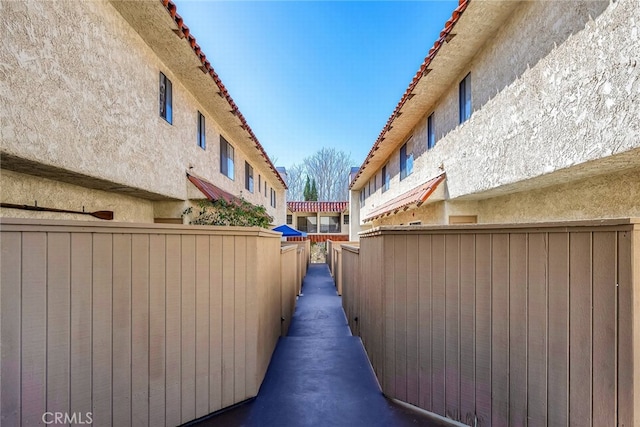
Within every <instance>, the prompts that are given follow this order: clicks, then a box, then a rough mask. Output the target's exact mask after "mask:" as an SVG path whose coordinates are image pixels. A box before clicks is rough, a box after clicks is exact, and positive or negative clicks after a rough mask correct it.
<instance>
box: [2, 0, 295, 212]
mask: <svg viewBox="0 0 640 427" xmlns="http://www.w3.org/2000/svg"><path fill="white" fill-rule="evenodd" d="M0 9H1V10H2V39H1V40H0V46H1V48H0V64H2V65H0V75H2V78H1V79H0V104H1V105H2V108H1V109H0V123H1V125H0V141H1V144H2V145H1V148H0V152H1V162H2V163H1V164H2V169H1V175H0V176H1V180H0V185H1V187H2V202H3V203H11V204H18V205H34V204H36V203H37V205H38V206H40V207H50V208H57V209H68V210H75V211H82V210H85V211H87V212H92V211H98V210H111V211H113V212H114V219H115V220H116V221H132V222H154V221H158V222H179V221H181V215H182V213H183V211H184V210H185V209H186V208H187V207H190V206H192V205H194V203H195V201H196V200H199V199H204V198H205V197H206V198H217V197H223V198H230V197H234V196H235V197H238V196H240V197H242V198H244V199H246V200H247V201H248V202H250V203H252V204H255V205H264V206H265V207H266V208H267V212H268V213H269V214H270V215H271V216H273V217H274V221H273V222H274V224H281V223H283V222H284V221H285V215H286V213H285V212H286V207H285V190H286V184H285V182H284V180H283V179H282V177H281V176H280V174H279V173H278V172H277V171H276V168H275V167H274V165H273V164H272V162H271V160H270V159H269V157H268V156H267V154H266V153H265V151H264V149H263V147H262V146H261V144H260V143H259V142H258V140H257V138H256V136H255V135H254V134H253V132H252V130H251V128H250V127H249V125H248V124H247V122H246V120H245V119H244V117H243V116H242V114H241V113H240V111H239V110H238V107H237V106H236V104H235V103H234V101H233V99H232V98H231V96H230V95H229V93H228V91H227V90H226V89H225V87H224V85H223V84H222V82H221V81H220V78H219V77H218V75H217V74H216V73H215V71H214V70H213V68H212V67H211V64H210V62H209V60H207V57H206V56H205V54H204V53H203V52H202V51H201V48H200V46H199V45H198V43H197V41H196V39H195V37H194V36H193V35H192V34H191V33H190V31H189V28H188V27H187V26H186V25H185V24H184V23H183V20H182V18H181V17H180V15H179V14H177V13H176V6H175V5H174V4H173V3H172V2H171V1H170V0H164V1H158V0H145V1H90V2H85V1H74V2H49V1H31V0H27V1H2V3H1V4H0ZM0 214H1V215H2V216H5V217H6V216H12V217H23V216H35V217H38V218H63V219H94V218H91V217H88V216H85V215H73V214H71V215H70V214H62V213H48V212H32V211H25V210H17V209H3V210H2V211H0Z"/></svg>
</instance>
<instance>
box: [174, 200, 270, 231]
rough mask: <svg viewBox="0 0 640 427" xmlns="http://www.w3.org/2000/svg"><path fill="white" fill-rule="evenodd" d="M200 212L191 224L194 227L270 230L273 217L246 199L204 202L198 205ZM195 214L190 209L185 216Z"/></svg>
mask: <svg viewBox="0 0 640 427" xmlns="http://www.w3.org/2000/svg"><path fill="white" fill-rule="evenodd" d="M198 207H199V210H198V212H197V213H196V215H195V216H194V217H193V218H192V219H191V221H190V222H189V223H190V224H194V225H226V226H238V227H262V228H268V227H269V225H270V224H271V223H272V222H273V217H272V216H271V215H269V214H268V213H267V209H266V208H265V207H264V206H256V205H253V204H251V203H249V202H247V201H246V200H244V199H235V200H234V201H232V202H227V201H226V200H223V199H218V200H216V201H213V202H212V201H209V200H203V201H200V202H199V203H198ZM190 214H193V208H191V207H189V208H187V209H185V211H184V212H183V216H184V215H190Z"/></svg>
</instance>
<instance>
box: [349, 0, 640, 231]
mask: <svg viewBox="0 0 640 427" xmlns="http://www.w3.org/2000/svg"><path fill="white" fill-rule="evenodd" d="M639 22H640V8H638V7H637V2H636V1H634V0H620V1H617V2H612V3H609V2H547V1H540V2H523V3H522V4H521V5H519V6H518V9H517V10H516V12H515V13H514V14H513V15H512V16H511V17H510V18H509V20H508V21H507V22H505V25H503V26H502V27H501V29H500V30H499V31H498V32H497V33H496V35H495V37H493V38H492V39H491V40H490V41H489V43H487V44H486V45H485V47H484V48H483V49H482V50H481V51H479V52H478V54H477V55H476V57H475V58H474V59H473V60H472V61H471V62H470V63H469V65H468V67H467V68H466V69H465V70H464V72H462V73H460V75H459V76H457V78H456V79H455V80H454V82H453V83H452V85H451V87H450V89H449V90H448V91H447V93H446V94H445V95H444V96H443V97H441V98H440V101H439V102H438V104H437V105H436V106H435V107H434V109H432V110H429V111H425V112H424V113H425V115H424V117H423V118H422V119H421V120H420V121H419V122H418V123H417V124H416V126H415V127H414V129H413V130H412V132H411V133H410V134H413V139H414V142H415V145H414V147H415V148H414V156H415V159H414V171H413V174H411V175H410V176H408V177H407V178H405V179H404V180H403V181H400V180H399V149H397V150H396V151H395V152H394V153H393V154H392V155H391V156H390V157H389V166H388V168H389V170H390V171H391V175H392V178H391V188H390V189H389V191H387V192H385V193H382V192H381V190H380V185H378V190H377V192H375V193H374V194H373V195H372V196H370V197H368V198H367V200H366V204H365V206H364V207H363V208H362V209H361V212H362V214H361V216H360V218H365V217H366V216H367V213H368V212H369V211H371V210H372V209H373V208H375V207H376V206H379V205H380V204H382V203H384V202H385V201H387V200H390V199H392V198H394V197H396V196H397V195H399V194H402V193H404V192H406V191H408V190H410V189H412V188H414V187H416V186H418V185H420V184H421V183H424V182H426V181H427V180H428V179H431V178H433V177H434V176H436V175H438V174H439V173H441V172H442V171H443V170H444V171H445V172H446V174H447V180H446V186H447V198H448V199H449V200H451V202H450V203H449V205H453V204H455V203H457V201H458V200H465V199H466V200H479V201H482V200H485V199H490V198H491V200H492V201H495V200H497V199H495V197H497V196H502V195H506V194H512V193H518V194H519V195H517V196H515V195H514V196H513V197H512V199H513V200H515V199H518V200H521V201H523V202H524V200H525V199H530V200H534V199H536V198H538V197H539V196H530V197H529V196H524V195H523V193H522V192H527V191H538V190H540V191H547V190H543V189H547V188H549V187H551V186H555V185H559V184H563V183H569V182H572V181H578V180H582V179H586V178H589V177H595V176H601V175H607V174H615V173H617V171H620V170H625V169H636V170H637V169H639V168H640V138H639V137H638V135H640V65H639V64H640V49H638V46H639V44H640V38H639V37H640V36H639V35H638V26H639ZM541 29H543V30H542V31H541ZM541 33H544V34H543V35H541ZM468 72H471V81H472V104H473V110H474V111H473V114H472V116H471V118H470V119H469V120H468V121H467V122H465V123H463V124H461V125H459V124H458V84H459V81H460V80H461V79H462V78H463V77H464V76H465V75H466V74H467V73H468ZM433 111H435V113H434V118H435V128H436V135H437V137H438V138H437V139H438V141H437V144H436V146H435V147H434V148H433V149H431V150H426V141H427V116H428V115H429V114H431V112H433ZM410 134H409V135H410ZM409 135H407V137H408V136H409ZM405 139H406V138H405ZM377 177H378V182H380V171H378V172H377ZM628 179H630V180H633V179H635V180H638V174H635V175H634V174H632V175H629V178H628ZM614 180H615V179H614ZM631 184H632V185H631V186H632V187H637V186H638V183H637V182H635V183H631ZM365 185H366V184H365ZM616 197H618V199H617V201H618V206H620V209H619V211H618V213H619V214H620V216H629V215H632V214H633V212H635V211H634V209H633V205H634V202H633V200H630V199H624V196H623V195H622V194H621V195H618V196H616ZM605 200H606V199H603V198H602V197H594V198H593V199H592V203H591V205H592V207H591V208H590V210H589V211H588V212H589V213H588V214H585V215H586V216H587V217H597V212H599V211H601V212H602V213H603V215H605V214H606V216H611V215H614V214H613V213H607V212H609V211H608V209H609V208H607V207H606V206H604V204H605ZM489 203H491V201H489V200H487V201H486V202H484V203H483V206H485V208H484V210H485V212H487V215H485V216H484V218H485V221H488V220H490V219H491V218H493V219H495V220H496V221H497V220H498V219H499V220H500V221H506V222H511V221H515V220H518V219H519V218H525V217H527V216H528V215H524V214H523V215H520V214H517V212H516V211H515V210H513V209H509V210H508V211H509V212H512V213H513V215H514V217H513V218H512V217H509V215H507V214H506V213H505V214H501V215H497V214H488V212H489V208H486V206H488V204H489ZM532 204H534V203H533V202H532V203H525V205H526V206H530V205H532ZM593 205H603V206H601V208H595V207H593ZM559 206H564V210H563V211H564V213H560V207H558V208H557V212H558V214H557V219H561V218H565V217H566V218H567V219H570V218H574V217H575V216H576V215H575V214H573V213H572V209H573V208H572V206H571V203H569V202H567V203H563V204H560V205H559ZM625 206H626V207H627V208H626V209H625V208H623V207H625ZM494 210H495V211H497V209H494ZM505 212H506V211H505ZM469 214H472V213H469ZM529 216H530V217H533V216H535V215H529ZM542 216H543V215H542ZM615 216H618V215H617V214H616V215H615ZM550 217H551V215H550ZM482 218H483V215H482V214H480V215H479V218H478V219H479V221H482ZM493 219H491V222H493ZM541 219H543V218H541ZM544 219H550V218H544ZM403 221H404V218H400V217H398V220H397V221H395V220H394V221H392V222H393V223H400V222H403Z"/></svg>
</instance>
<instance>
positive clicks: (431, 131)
mask: <svg viewBox="0 0 640 427" xmlns="http://www.w3.org/2000/svg"><path fill="white" fill-rule="evenodd" d="M435 145H436V130H435V128H434V127H433V113H431V115H430V116H429V118H428V119H427V149H428V150H431V149H432V148H433V147H435Z"/></svg>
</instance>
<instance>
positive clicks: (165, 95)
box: [158, 71, 173, 125]
mask: <svg viewBox="0 0 640 427" xmlns="http://www.w3.org/2000/svg"><path fill="white" fill-rule="evenodd" d="M158 107H159V109H158V112H159V114H160V117H162V118H163V119H164V120H165V121H166V122H167V123H169V124H170V125H173V84H172V83H171V80H170V79H169V78H168V77H167V76H166V75H165V74H164V73H163V72H162V71H160V81H159V84H158Z"/></svg>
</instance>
